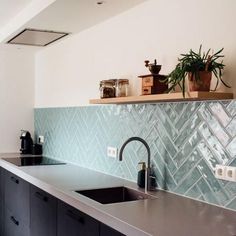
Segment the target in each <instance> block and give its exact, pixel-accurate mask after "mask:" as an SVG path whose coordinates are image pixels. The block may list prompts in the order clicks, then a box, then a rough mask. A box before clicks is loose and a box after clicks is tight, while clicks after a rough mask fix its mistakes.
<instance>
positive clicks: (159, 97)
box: [89, 92, 234, 104]
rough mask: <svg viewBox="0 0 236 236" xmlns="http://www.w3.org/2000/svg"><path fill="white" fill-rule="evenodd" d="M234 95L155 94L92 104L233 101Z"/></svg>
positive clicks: (198, 93) (105, 100)
mask: <svg viewBox="0 0 236 236" xmlns="http://www.w3.org/2000/svg"><path fill="white" fill-rule="evenodd" d="M233 98H234V95H233V93H220V92H187V93H185V98H183V94H182V93H181V92H180V93H168V94H167V93H166V94H153V95H142V96H129V97H117V98H103V99H91V100H89V103H90V104H130V103H156V102H177V101H203V100H225V99H233Z"/></svg>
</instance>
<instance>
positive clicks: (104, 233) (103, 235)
mask: <svg viewBox="0 0 236 236" xmlns="http://www.w3.org/2000/svg"><path fill="white" fill-rule="evenodd" d="M100 236H124V234H122V233H120V232H118V231H116V230H114V229H112V228H111V227H109V226H107V225H104V224H102V223H101V225H100Z"/></svg>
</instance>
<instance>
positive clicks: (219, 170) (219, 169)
mask: <svg viewBox="0 0 236 236" xmlns="http://www.w3.org/2000/svg"><path fill="white" fill-rule="evenodd" d="M225 169H226V166H223V165H216V168H215V177H216V178H217V179H225Z"/></svg>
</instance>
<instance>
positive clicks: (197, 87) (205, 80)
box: [188, 71, 212, 92]
mask: <svg viewBox="0 0 236 236" xmlns="http://www.w3.org/2000/svg"><path fill="white" fill-rule="evenodd" d="M199 76H200V79H198V80H196V79H195V76H194V75H192V73H188V87H189V91H190V92H192V91H206V92H209V91H210V86H211V77H212V72H210V71H199Z"/></svg>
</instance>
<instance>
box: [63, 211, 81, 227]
mask: <svg viewBox="0 0 236 236" xmlns="http://www.w3.org/2000/svg"><path fill="white" fill-rule="evenodd" d="M66 214H67V216H69V217H70V218H71V219H73V220H76V221H78V222H79V223H81V224H84V218H83V217H81V216H78V215H76V214H75V213H74V212H73V211H71V210H67V212H66Z"/></svg>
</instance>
